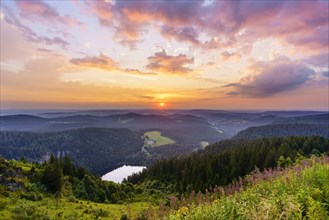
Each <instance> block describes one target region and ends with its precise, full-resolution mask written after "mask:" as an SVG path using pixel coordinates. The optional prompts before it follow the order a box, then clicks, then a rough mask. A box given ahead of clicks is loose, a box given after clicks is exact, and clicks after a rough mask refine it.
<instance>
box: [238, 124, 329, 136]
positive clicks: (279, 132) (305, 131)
mask: <svg viewBox="0 0 329 220" xmlns="http://www.w3.org/2000/svg"><path fill="white" fill-rule="evenodd" d="M313 135H317V136H322V137H327V138H329V125H326V124H270V125H264V126H258V127H250V128H247V129H245V130H243V131H240V132H239V133H238V134H237V135H235V136H234V137H233V138H234V139H248V140H251V139H257V138H266V137H288V136H313Z"/></svg>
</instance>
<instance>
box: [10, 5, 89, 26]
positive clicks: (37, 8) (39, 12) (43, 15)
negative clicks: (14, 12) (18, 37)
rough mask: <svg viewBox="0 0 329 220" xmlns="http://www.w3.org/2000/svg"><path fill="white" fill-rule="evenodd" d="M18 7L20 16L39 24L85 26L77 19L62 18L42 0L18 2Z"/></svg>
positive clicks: (67, 16)
mask: <svg viewBox="0 0 329 220" xmlns="http://www.w3.org/2000/svg"><path fill="white" fill-rule="evenodd" d="M15 2H16V6H17V8H18V9H19V10H20V16H22V17H24V18H27V19H30V20H33V21H37V22H47V23H48V24H49V23H52V24H56V23H60V24H61V25H64V26H71V27H74V26H80V27H82V26H84V24H83V23H82V22H80V21H78V20H76V19H75V18H73V17H71V16H69V15H65V16H62V15H60V14H59V13H58V11H57V10H56V9H55V8H53V7H51V6H50V5H49V4H47V3H46V2H43V1H41V0H33V1H21V0H16V1H15Z"/></svg>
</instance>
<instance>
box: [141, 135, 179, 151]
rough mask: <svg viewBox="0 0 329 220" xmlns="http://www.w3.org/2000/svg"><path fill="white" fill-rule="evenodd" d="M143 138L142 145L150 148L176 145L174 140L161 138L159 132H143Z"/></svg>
mask: <svg viewBox="0 0 329 220" xmlns="http://www.w3.org/2000/svg"><path fill="white" fill-rule="evenodd" d="M143 137H144V143H145V144H146V145H147V146H151V147H159V146H163V145H168V144H174V143H176V142H175V141H174V140H172V139H170V138H168V137H165V136H162V135H161V132H160V131H148V132H145V133H144V135H143Z"/></svg>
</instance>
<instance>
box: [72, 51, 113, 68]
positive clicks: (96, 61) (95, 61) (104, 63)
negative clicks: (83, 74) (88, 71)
mask: <svg viewBox="0 0 329 220" xmlns="http://www.w3.org/2000/svg"><path fill="white" fill-rule="evenodd" d="M70 62H71V63H73V64H75V65H78V66H84V67H94V68H99V69H104V70H115V69H117V68H118V67H117V65H116V64H115V62H114V61H113V60H112V59H111V58H110V57H107V56H105V55H104V54H100V55H98V56H96V57H84V58H74V59H71V60H70Z"/></svg>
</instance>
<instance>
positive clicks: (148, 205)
mask: <svg viewBox="0 0 329 220" xmlns="http://www.w3.org/2000/svg"><path fill="white" fill-rule="evenodd" d="M328 151H329V140H328V139H326V138H323V137H288V138H270V139H259V140H252V141H251V140H227V141H222V142H218V143H217V144H215V145H212V146H208V147H207V148H206V149H204V150H201V151H199V152H195V153H193V154H192V155H186V156H183V157H176V158H172V159H169V160H163V161H158V162H156V163H155V164H154V165H153V166H151V167H149V168H148V170H146V171H144V172H143V173H141V174H139V175H133V176H131V177H129V178H128V180H126V181H124V182H123V183H122V184H116V183H114V182H110V181H102V180H101V178H100V177H97V176H95V175H94V174H92V173H90V172H88V171H87V170H85V169H84V168H83V167H79V166H75V165H74V164H73V163H72V161H71V159H70V158H69V157H66V156H65V157H55V156H53V155H51V157H50V159H49V160H48V161H47V162H44V163H43V164H38V163H29V162H27V161H26V160H25V159H24V158H21V160H20V161H16V160H5V159H4V158H1V157H0V218H1V219H95V218H96V219H97V218H99V217H101V218H102V219H139V220H141V219H168V218H169V219H257V218H258V219H280V218H281V219H305V218H306V219H326V217H328V212H329V199H328V198H329V188H328V186H327V185H328V184H327V183H328V182H329V158H328V156H321V155H328V154H327V153H328ZM306 157H311V159H305V158H306ZM275 167H276V168H275ZM255 169H256V170H255ZM246 175H247V176H246ZM241 177H244V178H241ZM216 181H218V182H216ZM217 183H219V184H217Z"/></svg>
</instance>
